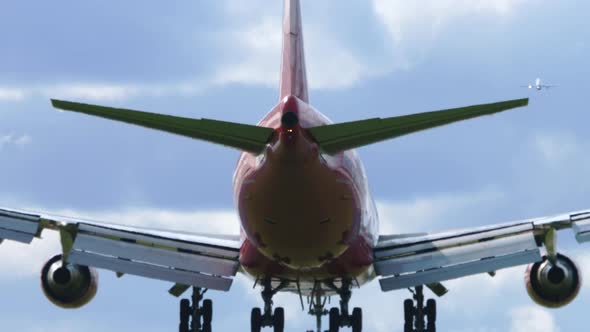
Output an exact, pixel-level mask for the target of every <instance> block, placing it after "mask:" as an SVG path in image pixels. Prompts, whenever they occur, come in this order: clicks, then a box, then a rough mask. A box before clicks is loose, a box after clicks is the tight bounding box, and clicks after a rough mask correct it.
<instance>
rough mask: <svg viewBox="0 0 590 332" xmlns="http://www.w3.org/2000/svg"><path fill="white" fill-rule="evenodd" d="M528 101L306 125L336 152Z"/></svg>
mask: <svg viewBox="0 0 590 332" xmlns="http://www.w3.org/2000/svg"><path fill="white" fill-rule="evenodd" d="M528 101H529V100H528V98H525V99H517V100H509V101H503V102H499V103H492V104H482V105H474V106H468V107H460V108H453V109H447V110H442V111H434V112H426V113H418V114H410V115H403V116H396V117H391V118H385V119H382V118H373V119H367V120H361V121H353V122H346V123H337V124H331V125H325V126H319V127H314V128H309V132H310V134H311V135H312V136H313V137H314V139H315V140H316V142H317V143H318V145H319V147H320V149H322V151H324V152H326V153H328V154H335V153H338V152H341V151H344V150H349V149H353V148H357V147H361V146H365V145H369V144H373V143H376V142H380V141H383V140H387V139H391V138H394V137H399V136H402V135H407V134H411V133H414V132H417V131H420V130H426V129H430V128H434V127H439V126H443V125H446V124H450V123H453V122H458V121H462V120H467V119H472V118H476V117H479V116H483V115H492V114H494V113H498V112H503V111H506V110H509V109H512V108H516V107H522V106H526V105H528Z"/></svg>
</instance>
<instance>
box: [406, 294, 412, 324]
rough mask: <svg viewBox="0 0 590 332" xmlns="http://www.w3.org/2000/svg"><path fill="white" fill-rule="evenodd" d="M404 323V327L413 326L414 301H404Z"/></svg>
mask: <svg viewBox="0 0 590 332" xmlns="http://www.w3.org/2000/svg"><path fill="white" fill-rule="evenodd" d="M404 323H405V325H409V326H413V325H414V301H413V300H410V299H407V300H405V301H404Z"/></svg>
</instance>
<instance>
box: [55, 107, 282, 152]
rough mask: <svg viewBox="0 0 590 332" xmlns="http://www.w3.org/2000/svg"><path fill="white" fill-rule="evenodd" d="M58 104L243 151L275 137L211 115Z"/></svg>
mask: <svg viewBox="0 0 590 332" xmlns="http://www.w3.org/2000/svg"><path fill="white" fill-rule="evenodd" d="M51 104H52V105H53V107H55V108H59V109H62V110H65V111H73V112H78V113H84V114H88V115H94V116H98V117H101V118H107V119H111V120H116V121H121V122H126V123H130V124H135V125H138V126H142V127H147V128H151V129H157V130H162V131H166V132H169V133H173V134H177V135H182V136H187V137H190V138H195V139H201V140H205V141H209V142H212V143H217V144H222V145H225V146H229V147H233V148H236V149H239V150H242V151H248V152H252V153H260V152H261V151H262V150H263V149H264V147H265V146H266V144H267V143H268V142H269V141H270V140H271V138H272V135H273V133H274V130H273V129H272V128H266V127H259V126H252V125H247V124H240V123H233V122H225V121H217V120H210V119H190V118H183V117H178V116H172V115H165V114H156V113H148V112H141V111H135V110H129V109H124V108H113V107H104V106H98V105H90V104H82V103H74V102H69V101H63V100H55V99H52V100H51Z"/></svg>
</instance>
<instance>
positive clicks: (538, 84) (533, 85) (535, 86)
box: [521, 78, 557, 91]
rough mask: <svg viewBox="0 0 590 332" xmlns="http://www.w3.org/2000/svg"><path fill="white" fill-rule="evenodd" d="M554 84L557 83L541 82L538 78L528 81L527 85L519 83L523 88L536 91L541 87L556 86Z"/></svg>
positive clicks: (541, 88)
mask: <svg viewBox="0 0 590 332" xmlns="http://www.w3.org/2000/svg"><path fill="white" fill-rule="evenodd" d="M556 86H557V85H549V84H543V82H542V81H541V79H540V78H537V79H536V80H535V83H530V84H528V85H521V87H523V88H529V89H535V90H537V91H541V90H543V89H549V88H553V87H556Z"/></svg>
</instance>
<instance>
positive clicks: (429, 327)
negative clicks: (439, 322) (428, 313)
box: [426, 322, 436, 332]
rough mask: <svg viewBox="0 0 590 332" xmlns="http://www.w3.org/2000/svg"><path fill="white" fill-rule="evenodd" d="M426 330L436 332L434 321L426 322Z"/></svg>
mask: <svg viewBox="0 0 590 332" xmlns="http://www.w3.org/2000/svg"><path fill="white" fill-rule="evenodd" d="M426 331H427V332H436V325H435V323H434V322H432V323H430V322H428V324H426Z"/></svg>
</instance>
